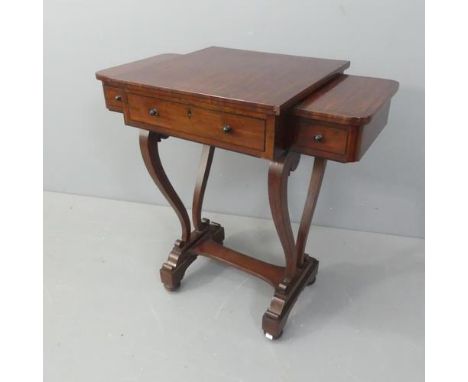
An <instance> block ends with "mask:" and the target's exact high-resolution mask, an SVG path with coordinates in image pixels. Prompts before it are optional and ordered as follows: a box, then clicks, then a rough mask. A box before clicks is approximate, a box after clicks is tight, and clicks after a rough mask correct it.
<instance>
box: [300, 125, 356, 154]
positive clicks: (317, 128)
mask: <svg viewBox="0 0 468 382" xmlns="http://www.w3.org/2000/svg"><path fill="white" fill-rule="evenodd" d="M294 146H295V147H298V148H302V149H305V151H306V152H310V153H311V155H314V152H316V151H318V152H323V153H331V154H337V155H344V154H346V150H347V146H348V130H347V129H345V128H339V127H334V126H331V125H327V124H325V123H313V122H304V121H300V122H299V123H298V124H297V129H296V134H295V138H294Z"/></svg>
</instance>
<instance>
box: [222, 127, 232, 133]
mask: <svg viewBox="0 0 468 382" xmlns="http://www.w3.org/2000/svg"><path fill="white" fill-rule="evenodd" d="M231 131H232V127H231V126H229V125H224V126H223V133H224V134H228V133H230V132H231Z"/></svg>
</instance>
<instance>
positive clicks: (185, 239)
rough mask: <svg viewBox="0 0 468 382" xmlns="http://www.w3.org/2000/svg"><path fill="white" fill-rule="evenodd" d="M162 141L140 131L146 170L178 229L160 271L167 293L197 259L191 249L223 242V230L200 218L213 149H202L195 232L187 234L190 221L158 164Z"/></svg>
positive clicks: (154, 134) (197, 188) (195, 201)
mask: <svg viewBox="0 0 468 382" xmlns="http://www.w3.org/2000/svg"><path fill="white" fill-rule="evenodd" d="M163 138H164V137H163V136H161V135H160V134H157V133H154V132H147V131H142V132H141V134H140V150H141V154H142V156H143V161H144V162H145V166H146V169H147V170H148V172H149V174H150V175H151V178H152V179H153V180H154V183H155V184H156V186H157V187H158V188H159V190H160V191H161V193H162V194H163V195H164V197H165V198H166V199H167V201H168V202H169V204H170V205H171V206H172V208H173V209H174V211H175V213H176V215H177V217H178V218H179V221H180V225H181V238H180V240H176V242H175V244H174V247H173V249H172V251H171V252H170V254H169V257H168V259H167V260H166V262H165V263H164V264H163V265H162V267H161V270H160V275H161V281H162V283H163V284H164V286H165V288H166V289H167V290H170V291H172V290H176V289H178V288H179V286H180V283H181V280H182V278H183V277H184V274H185V271H186V270H187V268H188V267H189V265H190V264H191V263H192V262H193V261H194V260H195V259H196V255H195V254H194V253H192V252H191V251H190V249H191V247H193V245H194V244H196V243H198V242H199V241H200V240H202V239H204V238H208V237H209V238H212V239H213V240H215V241H217V242H222V241H223V240H224V230H223V228H222V227H221V226H220V225H219V224H216V223H211V224H210V222H209V221H207V220H204V221H202V219H201V217H200V216H201V207H202V204H203V196H204V192H205V188H206V182H207V180H208V175H209V171H210V166H211V161H212V159H213V150H214V149H213V148H211V147H209V146H204V148H203V153H202V161H201V164H200V168H199V175H198V178H197V185H196V188H195V193H194V202H193V207H194V212H193V219H194V226H195V230H194V231H193V232H190V230H191V228H190V219H189V216H188V213H187V210H186V208H185V206H184V204H183V203H182V201H181V200H180V198H179V196H178V195H177V193H176V192H175V190H174V188H173V187H172V185H171V183H170V181H169V179H168V177H167V175H166V173H165V171H164V168H163V166H162V163H161V158H160V156H159V151H158V144H159V142H160V141H161V139H163Z"/></svg>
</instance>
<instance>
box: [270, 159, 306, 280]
mask: <svg viewBox="0 0 468 382" xmlns="http://www.w3.org/2000/svg"><path fill="white" fill-rule="evenodd" d="M299 158H300V155H299V154H297V153H295V152H292V151H291V152H289V153H288V154H287V155H285V156H284V157H283V158H281V159H280V160H279V161H278V162H271V164H270V168H269V170H268V197H269V200H270V208H271V214H272V216H273V221H274V223H275V227H276V232H278V236H279V238H280V241H281V245H282V247H283V251H284V254H285V256H286V271H285V278H286V279H288V280H292V279H293V277H294V275H295V274H296V269H297V253H296V245H295V242H294V234H293V231H292V228H291V220H290V218H289V210H288V192H287V190H288V177H289V174H290V173H291V171H294V170H295V169H296V167H297V165H298V164H299Z"/></svg>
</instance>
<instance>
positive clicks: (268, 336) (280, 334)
mask: <svg viewBox="0 0 468 382" xmlns="http://www.w3.org/2000/svg"><path fill="white" fill-rule="evenodd" d="M263 333H265V337H266V338H267V339H269V340H270V341H273V340H277V339H278V338H280V337H281V336H282V334H283V331H282V330H281V332H280V333H279V334H278V335H277V336H274V335H273V334H270V333H267V332H263Z"/></svg>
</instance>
